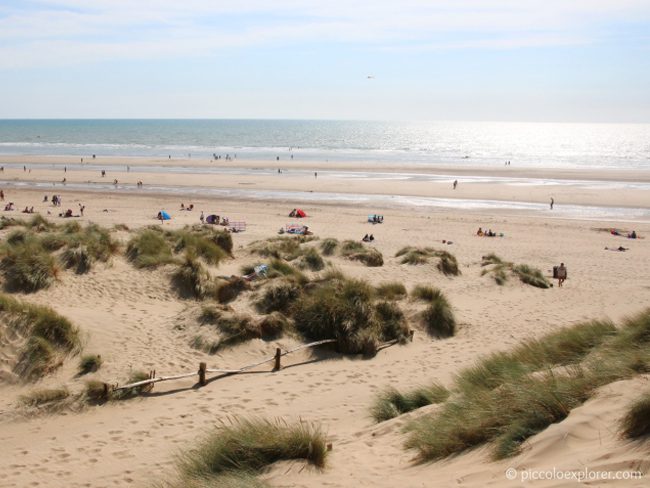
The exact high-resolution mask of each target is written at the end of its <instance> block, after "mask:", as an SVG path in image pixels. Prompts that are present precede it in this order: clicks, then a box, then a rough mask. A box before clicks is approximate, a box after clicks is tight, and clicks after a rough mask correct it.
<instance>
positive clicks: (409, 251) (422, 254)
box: [395, 246, 460, 276]
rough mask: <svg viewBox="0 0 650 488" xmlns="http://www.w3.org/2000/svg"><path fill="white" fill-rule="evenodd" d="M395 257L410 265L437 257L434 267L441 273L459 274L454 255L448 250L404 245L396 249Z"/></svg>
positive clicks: (426, 261) (424, 262)
mask: <svg viewBox="0 0 650 488" xmlns="http://www.w3.org/2000/svg"><path fill="white" fill-rule="evenodd" d="M395 257H396V258H398V257H402V259H401V260H400V263H401V264H410V265H418V264H426V263H428V262H429V259H430V258H438V264H437V265H436V267H437V268H438V271H440V272H441V273H442V274H444V275H447V276H449V275H452V276H458V275H459V274H460V269H458V261H457V260H456V256H454V255H453V254H451V253H449V252H448V251H438V250H436V249H433V248H431V247H425V248H421V247H413V246H406V247H403V248H402V249H400V250H399V251H397V253H396V254H395Z"/></svg>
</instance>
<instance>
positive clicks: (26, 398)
mask: <svg viewBox="0 0 650 488" xmlns="http://www.w3.org/2000/svg"><path fill="white" fill-rule="evenodd" d="M69 396H70V392H69V391H68V389H67V388H63V387H62V388H44V389H39V390H32V391H30V392H29V393H27V394H25V395H21V396H20V397H19V401H20V403H21V404H23V405H25V406H27V407H42V406H44V405H53V404H57V403H59V402H62V401H63V400H66V399H67V398H68V397H69Z"/></svg>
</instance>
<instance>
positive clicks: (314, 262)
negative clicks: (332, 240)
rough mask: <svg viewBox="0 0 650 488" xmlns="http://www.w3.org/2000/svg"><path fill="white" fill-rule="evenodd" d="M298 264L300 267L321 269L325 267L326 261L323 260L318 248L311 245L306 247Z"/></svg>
mask: <svg viewBox="0 0 650 488" xmlns="http://www.w3.org/2000/svg"><path fill="white" fill-rule="evenodd" d="M298 266H299V267H300V268H307V269H310V270H311V271H320V270H321V269H323V268H324V267H325V261H323V258H322V257H321V255H320V254H319V253H318V251H317V250H316V248H313V247H310V248H309V249H306V250H305V251H304V253H303V255H302V256H301V257H300V261H299V263H298Z"/></svg>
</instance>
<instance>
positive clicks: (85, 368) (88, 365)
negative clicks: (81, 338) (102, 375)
mask: <svg viewBox="0 0 650 488" xmlns="http://www.w3.org/2000/svg"><path fill="white" fill-rule="evenodd" d="M103 362H104V361H103V360H102V357H101V356H100V355H99V354H86V355H84V356H82V357H81V360H80V361H79V373H78V375H79V376H83V375H85V374H88V373H94V372H95V371H98V370H99V368H101V366H102V363H103Z"/></svg>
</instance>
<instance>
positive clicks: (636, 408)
mask: <svg viewBox="0 0 650 488" xmlns="http://www.w3.org/2000/svg"><path fill="white" fill-rule="evenodd" d="M621 432H622V434H623V436H624V437H627V438H628V439H638V438H642V437H647V436H649V435H650V392H646V393H644V394H643V395H642V396H641V397H639V398H638V399H637V400H635V401H634V402H633V403H632V404H631V405H630V406H629V407H628V409H627V411H626V413H625V416H624V417H623V418H622V419H621Z"/></svg>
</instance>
